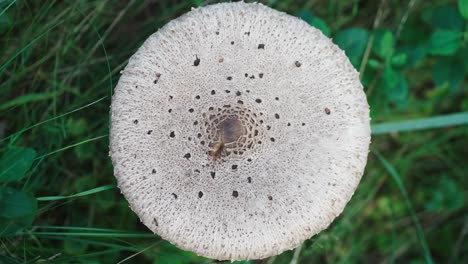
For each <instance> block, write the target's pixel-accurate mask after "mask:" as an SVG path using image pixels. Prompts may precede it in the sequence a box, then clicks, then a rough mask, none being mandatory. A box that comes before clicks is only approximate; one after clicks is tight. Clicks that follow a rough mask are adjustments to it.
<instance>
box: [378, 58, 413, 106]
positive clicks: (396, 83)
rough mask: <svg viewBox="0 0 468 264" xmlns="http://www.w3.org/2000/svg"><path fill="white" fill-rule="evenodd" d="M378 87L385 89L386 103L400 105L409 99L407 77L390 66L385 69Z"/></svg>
mask: <svg viewBox="0 0 468 264" xmlns="http://www.w3.org/2000/svg"><path fill="white" fill-rule="evenodd" d="M378 87H379V88H380V89H384V91H383V94H384V95H385V100H386V101H389V102H392V103H395V104H400V103H402V102H404V101H406V99H407V98H408V83H407V82H406V79H405V77H404V76H403V75H402V74H401V73H400V72H397V71H395V70H394V69H392V68H391V67H390V66H387V67H385V69H384V72H383V75H382V78H381V79H380V81H379V85H378Z"/></svg>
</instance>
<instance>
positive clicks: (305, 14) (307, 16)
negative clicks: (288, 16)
mask: <svg viewBox="0 0 468 264" xmlns="http://www.w3.org/2000/svg"><path fill="white" fill-rule="evenodd" d="M297 16H298V17H300V18H301V19H302V20H304V21H305V22H307V23H309V24H310V21H312V19H313V18H314V15H313V14H312V12H311V11H310V10H301V11H299V12H298V13H297Z"/></svg>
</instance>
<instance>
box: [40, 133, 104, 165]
mask: <svg viewBox="0 0 468 264" xmlns="http://www.w3.org/2000/svg"><path fill="white" fill-rule="evenodd" d="M105 137H107V135H102V136H98V137H94V138H90V139H87V140H83V141H80V142H78V143H75V144H72V145H69V146H66V147H63V148H60V149H57V150H54V151H51V152H49V153H46V154H44V155H42V156H39V157H37V158H36V160H38V159H42V158H45V157H47V156H50V155H53V154H56V153H58V152H61V151H64V150H67V149H70V148H73V147H76V146H79V145H81V144H85V143H88V142H92V141H96V140H99V139H101V138H105Z"/></svg>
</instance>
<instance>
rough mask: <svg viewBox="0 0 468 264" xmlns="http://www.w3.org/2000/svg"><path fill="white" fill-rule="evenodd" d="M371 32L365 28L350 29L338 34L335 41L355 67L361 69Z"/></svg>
mask: <svg viewBox="0 0 468 264" xmlns="http://www.w3.org/2000/svg"><path fill="white" fill-rule="evenodd" d="M368 39H369V32H368V31H367V30H365V29H363V28H350V29H346V30H343V31H340V32H338V33H337V34H336V35H335V38H334V39H333V41H334V42H335V44H337V45H338V46H339V47H340V48H341V49H343V50H344V51H345V52H346V55H347V56H348V58H349V59H350V61H351V63H352V64H353V65H354V67H356V68H359V64H360V62H361V57H362V55H363V53H364V50H365V49H366V45H367V40H368Z"/></svg>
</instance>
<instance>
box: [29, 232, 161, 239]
mask: <svg viewBox="0 0 468 264" xmlns="http://www.w3.org/2000/svg"><path fill="white" fill-rule="evenodd" d="M24 234H25V235H28V234H29V235H36V236H61V237H65V236H78V237H99V238H104V237H121V238H122V237H126V238H159V236H157V235H153V234H148V233H104V232H25V233H24Z"/></svg>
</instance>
